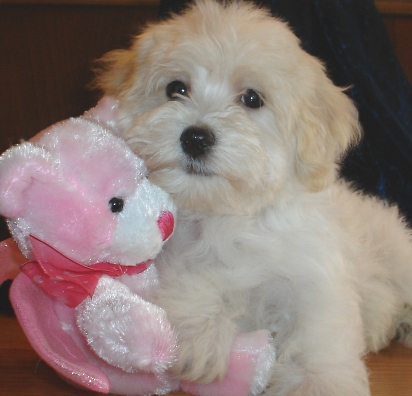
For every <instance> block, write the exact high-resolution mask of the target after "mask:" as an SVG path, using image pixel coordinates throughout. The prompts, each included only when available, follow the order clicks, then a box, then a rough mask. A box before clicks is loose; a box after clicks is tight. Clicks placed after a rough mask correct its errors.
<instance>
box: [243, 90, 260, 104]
mask: <svg viewBox="0 0 412 396" xmlns="http://www.w3.org/2000/svg"><path fill="white" fill-rule="evenodd" d="M240 101H241V102H242V103H243V104H244V105H245V106H246V107H249V108H251V109H259V108H260V107H262V106H263V99H262V95H261V94H260V93H259V92H257V91H255V90H254V89H247V90H246V91H245V92H244V93H243V94H242V95H241V97H240Z"/></svg>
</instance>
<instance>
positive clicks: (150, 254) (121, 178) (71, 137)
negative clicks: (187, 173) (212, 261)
mask: <svg viewBox="0 0 412 396" xmlns="http://www.w3.org/2000/svg"><path fill="white" fill-rule="evenodd" d="M114 108H115V106H114V102H111V99H109V98H105V99H104V100H103V101H101V102H100V103H99V104H98V106H97V107H96V108H95V109H93V110H91V111H89V112H88V113H86V114H85V115H84V116H82V117H79V118H72V119H69V120H66V121H63V122H60V123H58V124H55V125H53V126H51V127H50V128H48V129H47V130H45V131H43V132H41V133H40V134H39V135H38V136H37V137H35V138H34V139H33V141H29V142H24V143H22V144H20V145H17V146H14V147H12V148H10V149H9V150H7V151H6V152H5V153H4V154H3V155H2V156H1V157H0V214H1V215H3V216H4V217H6V218H7V222H8V225H9V228H10V231H11V233H12V235H13V237H14V239H15V240H16V241H17V243H18V245H19V247H20V249H21V250H22V252H23V254H25V255H26V257H28V258H32V257H31V256H32V249H31V245H30V243H29V236H30V235H33V236H35V237H36V238H38V239H40V240H42V241H44V242H46V243H47V244H48V245H50V246H52V247H53V248H54V249H56V250H58V251H59V252H61V253H62V254H64V255H66V256H67V257H69V258H70V259H72V260H76V261H77V262H79V263H82V264H86V265H91V264H94V263H99V262H109V263H114V264H121V265H135V264H136V263H138V262H142V261H147V260H150V259H153V258H154V257H155V256H156V255H157V254H158V253H159V251H160V250H161V248H162V245H163V243H164V241H165V240H166V239H167V238H168V237H169V236H170V234H171V233H172V230H173V225H174V212H175V209H174V206H173V203H172V201H171V199H170V197H169V196H168V195H167V194H166V193H165V192H164V191H163V190H161V189H160V188H158V187H156V186H155V185H153V184H152V183H150V182H149V180H148V179H147V177H146V168H145V165H144V163H143V161H142V160H141V159H140V158H138V157H137V156H136V155H135V154H134V153H133V152H132V151H131V150H130V148H129V147H128V146H127V144H126V143H125V142H124V141H123V140H121V139H120V138H119V137H117V136H115V134H114V133H113V132H114V131H113V123H112V121H111V116H112V114H111V113H112V112H113V111H115V110H113V109H114Z"/></svg>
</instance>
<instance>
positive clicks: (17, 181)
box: [0, 142, 53, 219]
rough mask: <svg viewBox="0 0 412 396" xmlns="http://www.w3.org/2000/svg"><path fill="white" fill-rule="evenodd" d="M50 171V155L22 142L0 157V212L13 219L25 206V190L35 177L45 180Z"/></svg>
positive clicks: (51, 167) (38, 147)
mask: <svg viewBox="0 0 412 396" xmlns="http://www.w3.org/2000/svg"><path fill="white" fill-rule="evenodd" d="M52 172H53V166H52V160H51V156H50V154H49V153H48V152H47V151H46V150H45V149H44V148H42V147H40V146H37V145H34V144H33V143H30V142H25V143H22V144H20V145H17V146H14V147H12V148H10V149H8V150H7V151H5V152H4V153H3V154H2V156H1V157H0V215H2V216H4V217H6V218H8V219H16V218H17V217H19V216H20V215H21V214H22V211H23V209H24V205H25V202H24V192H25V191H26V190H27V189H28V188H29V187H30V186H31V185H32V183H33V182H34V181H35V180H46V179H48V178H49V177H50V176H51V173H52Z"/></svg>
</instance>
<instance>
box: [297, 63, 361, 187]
mask: <svg viewBox="0 0 412 396" xmlns="http://www.w3.org/2000/svg"><path fill="white" fill-rule="evenodd" d="M309 62H311V64H309V66H310V69H311V70H310V72H309V74H312V75H311V77H312V78H307V79H306V81H305V86H304V87H302V88H301V89H300V90H299V93H298V95H300V98H299V105H298V107H299V109H298V111H297V113H296V117H297V118H296V120H295V122H296V125H295V127H296V132H297V134H296V142H297V160H296V171H297V174H298V177H299V179H300V180H301V182H302V183H303V184H304V185H305V186H306V187H307V188H308V189H309V190H310V191H320V190H322V189H323V188H325V187H326V186H328V185H329V184H330V183H332V182H333V181H334V179H335V178H336V170H337V167H338V164H339V162H340V160H341V158H342V156H343V155H344V154H345V152H346V151H347V150H348V148H349V147H350V146H351V145H352V144H355V143H357V142H358V141H359V139H360V137H361V128H360V125H359V121H358V112H357V110H356V108H355V106H354V104H353V103H352V101H351V100H350V99H349V98H348V97H347V96H346V94H344V92H343V90H342V89H341V88H339V87H336V86H335V85H334V84H333V83H332V82H331V81H330V80H329V78H328V77H327V76H326V74H325V72H324V68H323V65H322V64H321V63H320V62H319V61H318V60H316V59H314V58H310V60H309Z"/></svg>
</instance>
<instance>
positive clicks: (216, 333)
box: [158, 279, 235, 383]
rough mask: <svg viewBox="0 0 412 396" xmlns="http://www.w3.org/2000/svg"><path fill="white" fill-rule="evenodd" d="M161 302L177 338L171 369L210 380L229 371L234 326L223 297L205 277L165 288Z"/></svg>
mask: <svg viewBox="0 0 412 396" xmlns="http://www.w3.org/2000/svg"><path fill="white" fill-rule="evenodd" d="M159 296H160V301H159V302H158V303H159V304H160V305H161V306H162V307H163V308H164V309H165V310H166V312H167V316H168V319H169V321H170V322H171V324H172V326H173V327H174V329H175V330H176V333H177V337H178V359H177V362H176V363H175V365H174V366H173V368H172V371H173V373H174V374H175V375H177V376H178V377H179V378H180V379H183V380H186V381H197V382H200V383H209V382H212V381H214V380H216V379H222V378H223V377H224V376H225V374H226V370H227V366H228V363H229V357H230V348H231V345H232V341H233V338H234V334H235V325H234V324H233V322H232V321H231V318H230V315H229V313H228V311H227V309H226V307H225V302H224V296H222V295H220V293H219V291H218V289H217V288H215V287H214V286H213V285H212V284H206V283H205V280H204V279H191V281H190V283H187V284H184V285H183V284H181V287H176V285H174V287H171V288H170V289H162V290H161V292H160V293H159Z"/></svg>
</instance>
